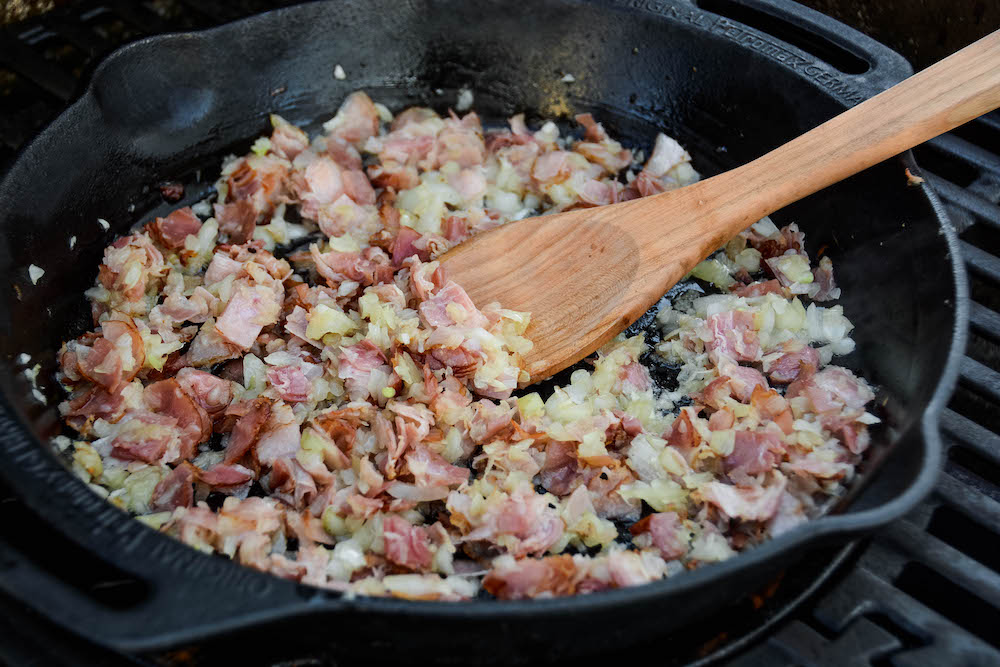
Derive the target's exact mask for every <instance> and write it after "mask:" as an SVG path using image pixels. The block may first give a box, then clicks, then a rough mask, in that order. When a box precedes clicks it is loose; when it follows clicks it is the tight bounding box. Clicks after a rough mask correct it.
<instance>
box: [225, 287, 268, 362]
mask: <svg viewBox="0 0 1000 667" xmlns="http://www.w3.org/2000/svg"><path fill="white" fill-rule="evenodd" d="M280 312H281V302H280V301H279V300H278V297H276V296H275V294H274V292H273V291H272V290H270V289H269V288H267V287H264V286H261V285H256V286H251V285H249V284H247V283H242V284H240V285H239V286H238V287H236V288H235V289H234V291H233V295H232V296H231V297H230V299H229V303H227V304H226V309H225V310H224V311H223V312H222V315H220V316H219V319H218V321H217V322H216V323H215V329H216V331H218V332H219V333H220V334H221V335H222V336H223V337H224V338H225V339H226V340H227V341H229V342H230V343H232V344H233V345H236V346H238V347H240V348H241V349H243V350H248V349H250V346H251V345H253V343H254V341H255V340H257V336H259V335H260V332H261V329H263V328H264V327H266V326H269V325H271V324H274V323H275V322H277V321H278V314H279V313H280Z"/></svg>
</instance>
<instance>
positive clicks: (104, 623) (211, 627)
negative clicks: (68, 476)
mask: <svg viewBox="0 0 1000 667" xmlns="http://www.w3.org/2000/svg"><path fill="white" fill-rule="evenodd" d="M0 431H2V428H0ZM74 481H76V480H74ZM76 484H78V485H79V487H81V490H83V491H84V492H86V493H88V494H89V495H91V496H93V498H94V500H96V501H99V502H102V503H103V502H106V501H104V500H102V499H100V498H99V497H97V495H96V494H94V493H93V492H91V491H90V490H89V489H87V488H86V487H84V486H83V484H82V483H80V482H78V481H76ZM4 486H5V485H4V484H3V482H2V479H0V523H2V525H3V530H2V531H0V591H2V593H5V594H6V595H8V596H9V597H11V598H13V599H15V600H17V601H18V602H20V603H22V604H24V605H25V606H26V607H29V608H31V609H33V610H34V611H35V612H37V613H38V614H40V615H41V616H43V617H45V618H47V619H48V620H50V621H52V622H53V623H55V624H57V625H58V626H61V627H62V628H64V629H66V630H69V631H71V632H73V633H76V634H77V635H79V636H81V637H83V638H85V639H87V640H89V641H91V642H95V643H97V644H99V645H102V646H105V647H108V648H111V649H114V650H117V651H122V652H144V651H152V650H158V649H163V648H168V647H176V646H179V645H183V644H185V643H188V642H192V641H195V640H198V639H200V638H202V637H205V636H208V635H211V634H213V633H222V632H225V631H226V630H229V629H233V628H238V627H246V626H248V625H253V624H256V623H262V622H267V621H269V620H272V619H274V618H277V617H283V616H288V615H290V614H291V615H294V614H296V613H302V612H304V611H306V610H307V608H308V609H309V610H313V611H315V610H326V611H333V610H336V609H339V608H341V607H342V606H344V605H345V604H347V603H346V601H344V600H342V599H339V598H336V597H335V596H334V595H333V594H327V593H323V592H321V591H318V590H315V589H306V588H305V587H301V586H297V585H296V584H294V583H292V582H289V581H284V580H281V579H278V578H276V577H272V576H270V575H265V574H262V573H260V572H256V571H252V570H249V569H248V568H244V567H241V566H239V565H236V564H234V563H230V562H228V561H226V559H223V558H218V557H212V556H206V555H203V554H199V553H197V552H195V551H194V550H192V549H191V548H190V547H187V546H185V545H183V544H181V543H179V542H176V541H175V540H173V539H172V538H168V537H166V536H163V535H159V534H157V533H156V532H155V531H153V530H152V529H150V528H147V527H145V526H142V525H140V524H139V523H138V522H137V521H135V520H134V519H131V518H129V517H127V516H126V515H125V514H124V513H121V512H117V511H113V514H114V515H120V516H115V517H109V521H112V520H113V519H114V518H119V519H121V520H122V521H123V522H127V524H131V525H128V527H127V531H128V535H129V538H130V539H129V542H132V543H136V544H137V545H138V547H137V548H136V549H132V550H129V549H128V548H127V546H126V547H125V548H121V546H122V543H121V542H118V541H116V540H115V539H113V538H112V539H103V540H101V539H100V538H101V537H102V536H101V535H99V534H98V535H95V533H99V532H100V527H97V528H95V527H93V525H92V524H91V525H89V526H88V525H87V524H85V523H83V522H81V523H80V528H81V530H80V531H74V530H69V531H60V530H57V529H56V528H54V527H52V526H50V525H49V524H48V523H47V522H46V521H45V520H44V519H43V518H42V517H41V516H40V515H39V514H37V513H35V512H34V511H33V510H32V509H30V508H29V507H28V506H27V505H26V504H25V503H23V502H22V501H20V500H17V499H14V498H12V497H10V494H8V493H5V489H4ZM106 509H110V508H106ZM71 533H76V534H73V535H72V536H71ZM93 537H97V538H98V541H103V542H105V543H106V546H109V547H112V548H105V549H99V548H97V547H95V546H94V545H93V544H92V543H90V544H88V542H91V539H90V538H93ZM105 537H106V536H105ZM81 538H82V539H81ZM116 542H117V544H115V543H116ZM126 544H127V543H126ZM114 547H118V548H114ZM97 554H100V555H97ZM164 563H168V564H169V565H168V566H167V567H164Z"/></svg>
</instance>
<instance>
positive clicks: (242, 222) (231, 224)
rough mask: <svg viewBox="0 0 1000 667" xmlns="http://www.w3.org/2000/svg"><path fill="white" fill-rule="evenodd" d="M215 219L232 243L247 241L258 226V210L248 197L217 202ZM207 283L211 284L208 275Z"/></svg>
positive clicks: (220, 229)
mask: <svg viewBox="0 0 1000 667" xmlns="http://www.w3.org/2000/svg"><path fill="white" fill-rule="evenodd" d="M214 208H215V219H216V221H217V222H218V223H219V231H220V232H221V233H223V234H225V235H226V236H227V237H228V238H229V242H230V243H246V242H247V241H249V240H250V239H252V238H253V232H254V229H256V227H257V211H256V210H255V209H254V207H253V204H251V203H250V202H249V201H247V200H246V199H240V200H238V201H234V202H230V203H228V204H215V207H214ZM205 284H211V282H209V281H208V279H207V277H206V280H205Z"/></svg>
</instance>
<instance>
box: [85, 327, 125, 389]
mask: <svg viewBox="0 0 1000 667" xmlns="http://www.w3.org/2000/svg"><path fill="white" fill-rule="evenodd" d="M77 367H78V368H79V371H80V375H82V376H83V377H85V378H87V379H88V380H90V381H91V382H93V383H95V384H98V385H100V386H102V387H104V388H105V389H107V390H108V391H114V390H115V389H117V388H118V387H119V385H121V384H122V359H121V356H120V355H119V354H118V348H116V347H115V345H114V344H113V343H112V342H111V341H109V340H108V339H107V338H104V337H103V336H102V337H101V338H98V339H97V340H95V341H94V344H93V345H92V346H91V348H90V350H89V351H88V352H87V356H86V357H83V358H82V359H79V361H78V362H77Z"/></svg>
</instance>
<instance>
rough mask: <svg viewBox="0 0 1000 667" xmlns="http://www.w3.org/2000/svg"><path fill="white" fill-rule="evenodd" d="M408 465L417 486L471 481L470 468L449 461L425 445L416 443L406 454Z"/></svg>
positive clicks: (449, 484)
mask: <svg viewBox="0 0 1000 667" xmlns="http://www.w3.org/2000/svg"><path fill="white" fill-rule="evenodd" d="M405 458H406V467H407V468H408V469H409V471H410V472H411V473H413V477H414V479H416V482H417V486H457V485H459V484H464V483H466V482H467V481H469V470H468V469H467V468H460V467H459V466H454V465H451V464H450V463H448V461H446V460H445V459H444V457H443V456H441V455H440V454H437V453H435V452H432V451H431V450H430V449H428V448H427V447H425V446H423V445H416V446H414V447H412V448H411V451H410V452H408V453H407V454H406V457H405Z"/></svg>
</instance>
